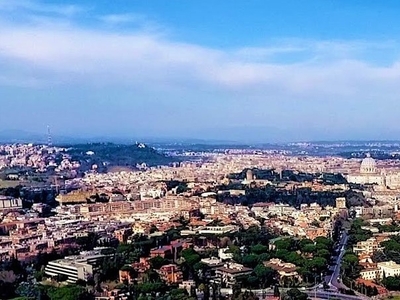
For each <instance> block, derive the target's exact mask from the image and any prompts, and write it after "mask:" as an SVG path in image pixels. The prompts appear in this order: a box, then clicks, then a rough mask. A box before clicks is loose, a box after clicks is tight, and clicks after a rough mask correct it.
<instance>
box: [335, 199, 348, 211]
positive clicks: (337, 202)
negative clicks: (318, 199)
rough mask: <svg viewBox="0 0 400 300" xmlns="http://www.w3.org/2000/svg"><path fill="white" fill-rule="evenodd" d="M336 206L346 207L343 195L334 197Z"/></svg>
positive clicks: (339, 207) (338, 207)
mask: <svg viewBox="0 0 400 300" xmlns="http://www.w3.org/2000/svg"><path fill="white" fill-rule="evenodd" d="M336 208H337V209H346V198H344V197H340V198H336Z"/></svg>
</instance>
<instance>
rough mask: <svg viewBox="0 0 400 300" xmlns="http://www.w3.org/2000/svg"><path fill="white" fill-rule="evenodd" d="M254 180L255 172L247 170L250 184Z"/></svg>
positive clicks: (247, 178)
mask: <svg viewBox="0 0 400 300" xmlns="http://www.w3.org/2000/svg"><path fill="white" fill-rule="evenodd" d="M253 179H254V177H253V171H252V170H250V169H249V170H247V172H246V180H247V181H248V182H252V181H253Z"/></svg>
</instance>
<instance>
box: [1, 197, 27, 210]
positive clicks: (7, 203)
mask: <svg viewBox="0 0 400 300" xmlns="http://www.w3.org/2000/svg"><path fill="white" fill-rule="evenodd" d="M19 208H22V200H21V199H19V198H13V197H7V196H0V211H1V210H4V209H19Z"/></svg>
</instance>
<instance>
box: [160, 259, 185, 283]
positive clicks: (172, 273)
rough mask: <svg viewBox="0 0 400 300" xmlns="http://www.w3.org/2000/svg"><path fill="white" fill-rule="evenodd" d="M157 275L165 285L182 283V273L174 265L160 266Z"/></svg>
mask: <svg viewBox="0 0 400 300" xmlns="http://www.w3.org/2000/svg"><path fill="white" fill-rule="evenodd" d="M158 274H159V275H160V278H161V280H163V281H165V282H166V283H167V284H174V283H181V282H182V281H183V274H182V271H181V270H180V269H179V268H178V266H177V265H174V264H169V265H165V266H162V267H161V268H160V270H159V271H158Z"/></svg>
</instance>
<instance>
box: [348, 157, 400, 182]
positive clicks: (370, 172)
mask: <svg viewBox="0 0 400 300" xmlns="http://www.w3.org/2000/svg"><path fill="white" fill-rule="evenodd" d="M346 179H347V181H348V182H350V183H357V184H377V185H379V186H382V187H383V188H389V189H396V188H399V187H400V170H395V171H391V172H390V173H387V172H386V170H379V169H378V168H377V166H376V162H375V160H374V159H373V158H372V157H371V156H370V155H369V154H367V157H366V158H364V159H363V160H362V162H361V165H360V170H359V172H356V173H351V174H348V175H347V176H346Z"/></svg>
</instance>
